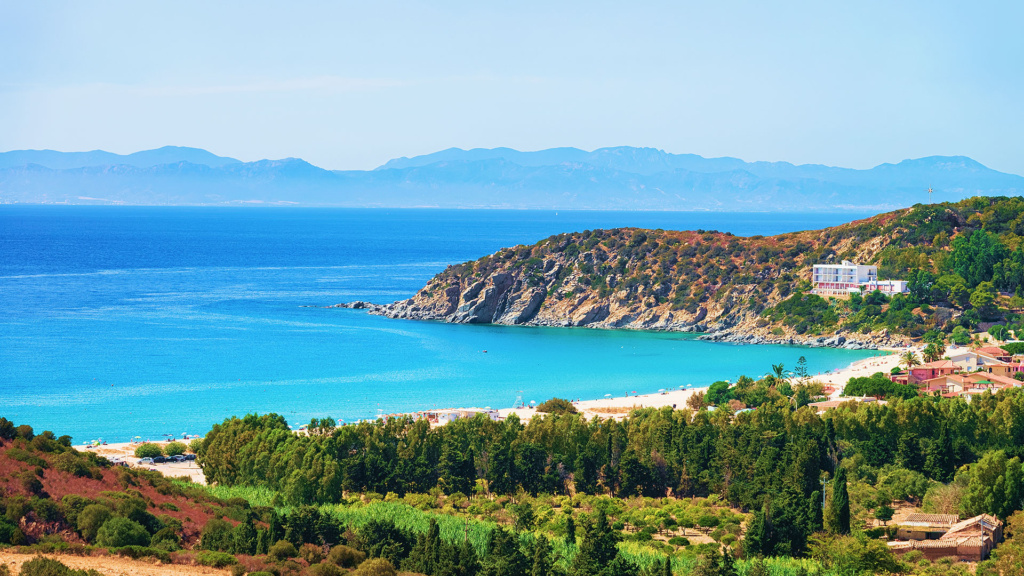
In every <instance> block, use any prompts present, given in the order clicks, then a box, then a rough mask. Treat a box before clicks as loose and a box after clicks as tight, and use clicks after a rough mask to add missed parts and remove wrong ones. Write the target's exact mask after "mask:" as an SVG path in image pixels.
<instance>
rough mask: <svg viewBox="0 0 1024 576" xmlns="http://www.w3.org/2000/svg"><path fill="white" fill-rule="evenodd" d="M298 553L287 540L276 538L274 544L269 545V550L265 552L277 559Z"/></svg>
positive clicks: (283, 558)
mask: <svg viewBox="0 0 1024 576" xmlns="http://www.w3.org/2000/svg"><path fill="white" fill-rule="evenodd" d="M298 555H299V551H298V550H296V549H295V545H294V544H292V543H291V542H289V541H287V540H278V541H277V543H276V544H274V545H273V546H271V547H270V552H268V553H267V556H270V557H271V558H273V559H274V560H277V561H281V560H285V559H287V558H294V557H296V556H298Z"/></svg>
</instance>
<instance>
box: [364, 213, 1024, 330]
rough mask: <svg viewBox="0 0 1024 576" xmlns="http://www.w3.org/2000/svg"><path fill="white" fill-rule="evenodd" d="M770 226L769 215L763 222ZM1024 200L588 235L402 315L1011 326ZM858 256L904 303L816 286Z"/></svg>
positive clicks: (461, 282)
mask: <svg viewBox="0 0 1024 576" xmlns="http://www.w3.org/2000/svg"><path fill="white" fill-rule="evenodd" d="M766 217H770V216H766ZM1022 235H1024V199H1022V198H1019V197H1016V198H972V199H969V200H964V201H962V202H958V203H955V204H949V203H945V204H931V205H922V204H919V205H916V206H914V207H912V208H907V209H904V210H898V211H895V212H890V213H886V214H880V215H878V216H875V217H872V218H869V219H866V220H860V221H856V222H851V223H849V224H844V225H841V226H836V227H833V228H827V229H824V230H817V231H807V232H795V233H789V234H782V235H778V236H772V237H760V236H753V237H749V238H742V237H736V236H733V235H731V234H729V233H720V232H714V231H703V230H697V231H690V232H675V231H665V230H639V229H614V230H585V231H583V232H578V233H571V234H559V235H556V236H552V237H550V238H547V239H545V240H543V241H541V242H538V243H537V244H534V245H532V246H516V247H513V248H506V249H503V250H500V251H498V252H497V253H495V254H492V255H490V256H485V257H483V258H480V259H479V260H476V261H472V262H466V263H464V264H460V265H456V266H450V267H449V268H447V269H446V270H445V271H443V272H441V273H440V274H438V275H437V276H435V277H434V278H433V279H432V280H431V281H430V282H428V283H427V285H426V286H425V287H424V288H423V289H422V290H421V291H420V292H419V293H417V294H416V295H415V296H414V297H413V298H411V299H410V300H408V301H403V302H396V303H395V304H392V305H389V306H384V307H372V306H371V311H373V312H377V313H382V314H386V315H389V316H393V317H400V318H428V319H443V320H446V321H451V322H495V323H503V324H536V325H554V326H592V327H602V328H649V329H669V330H697V331H713V332H717V333H718V336H722V335H728V334H741V335H757V336H759V337H762V338H764V339H766V340H773V339H774V340H782V339H793V338H796V339H797V341H806V340H808V339H811V338H812V337H818V336H823V335H825V336H828V335H833V334H841V335H844V336H845V339H846V340H861V341H878V340H879V338H880V337H881V338H883V339H885V340H886V341H888V340H895V341H902V340H903V339H906V338H911V337H915V338H916V337H920V336H923V335H924V334H925V333H927V332H929V331H933V332H935V333H940V332H941V333H945V334H949V335H952V334H953V332H954V331H955V330H956V328H957V327H962V328H964V329H965V330H969V329H974V328H975V327H977V326H978V324H979V323H981V322H995V321H1000V322H1004V323H1006V324H1008V325H1009V328H1010V329H1011V330H1012V329H1013V328H1016V327H1017V326H1018V325H1019V324H1020V323H1021V321H1022V318H1021V316H1020V315H1019V314H1018V313H1017V310H1018V309H1019V308H1021V307H1024V298H1021V297H1020V290H1021V285H1022V284H1024V246H1022V243H1021V236H1022ZM841 260H853V261H856V262H859V263H872V264H876V265H878V267H879V277H880V278H897V279H904V280H907V281H908V282H909V288H910V294H908V295H897V296H894V297H892V298H888V297H886V296H884V295H882V294H881V293H874V294H867V295H864V296H854V297H853V298H851V299H849V300H837V299H826V298H821V297H818V296H815V295H812V294H809V291H810V288H811V286H810V282H809V279H810V269H811V266H812V265H813V264H817V263H833V262H839V261H841Z"/></svg>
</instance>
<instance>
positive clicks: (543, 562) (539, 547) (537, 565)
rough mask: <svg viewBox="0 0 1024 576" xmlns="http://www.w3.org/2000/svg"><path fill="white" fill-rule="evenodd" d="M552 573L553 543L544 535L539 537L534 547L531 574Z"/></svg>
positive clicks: (547, 575)
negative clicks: (549, 542)
mask: <svg viewBox="0 0 1024 576" xmlns="http://www.w3.org/2000/svg"><path fill="white" fill-rule="evenodd" d="M550 574H551V545H550V544H548V539H547V538H545V537H544V536H543V535H542V536H541V537H540V538H538V539H537V544H536V545H535V546H534V548H533V568H532V569H531V570H530V576H550Z"/></svg>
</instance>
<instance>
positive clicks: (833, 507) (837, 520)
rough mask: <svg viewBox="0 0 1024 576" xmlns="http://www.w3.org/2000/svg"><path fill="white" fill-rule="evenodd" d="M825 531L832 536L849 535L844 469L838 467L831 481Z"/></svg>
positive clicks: (848, 498) (848, 500)
mask: <svg viewBox="0 0 1024 576" xmlns="http://www.w3.org/2000/svg"><path fill="white" fill-rule="evenodd" d="M825 529H826V530H828V531H829V532H831V533H832V534H849V533H850V494H849V492H847V487H846V469H845V468H843V467H842V466H840V467H839V468H838V469H837V470H836V477H835V479H833V480H832V498H830V499H829V502H828V507H827V509H826V511H825Z"/></svg>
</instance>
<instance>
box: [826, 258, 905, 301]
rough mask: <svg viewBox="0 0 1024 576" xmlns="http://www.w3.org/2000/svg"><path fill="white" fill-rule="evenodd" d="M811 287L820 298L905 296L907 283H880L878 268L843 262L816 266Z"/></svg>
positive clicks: (886, 281) (899, 281)
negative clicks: (877, 294)
mask: <svg viewBox="0 0 1024 576" xmlns="http://www.w3.org/2000/svg"><path fill="white" fill-rule="evenodd" d="M811 286H812V287H813V292H814V293H815V294H817V295H818V296H849V295H850V294H852V293H853V292H874V291H875V290H880V291H881V292H882V293H883V294H887V295H890V296H891V295H893V294H903V293H906V292H907V283H906V281H903V280H883V281H881V282H879V281H878V267H877V266H870V265H863V264H854V263H853V262H850V261H849V260H843V262H842V263H841V264H815V265H814V268H813V271H812V272H811Z"/></svg>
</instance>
